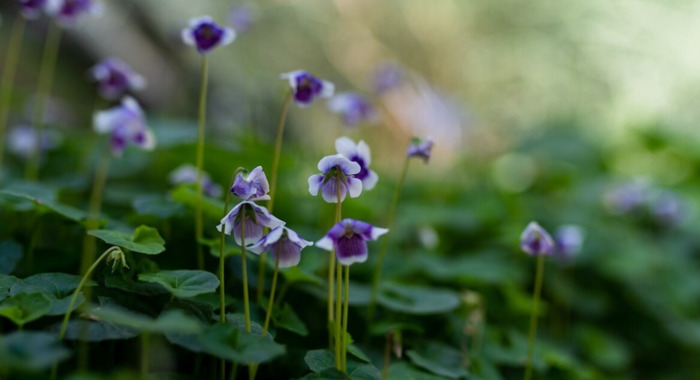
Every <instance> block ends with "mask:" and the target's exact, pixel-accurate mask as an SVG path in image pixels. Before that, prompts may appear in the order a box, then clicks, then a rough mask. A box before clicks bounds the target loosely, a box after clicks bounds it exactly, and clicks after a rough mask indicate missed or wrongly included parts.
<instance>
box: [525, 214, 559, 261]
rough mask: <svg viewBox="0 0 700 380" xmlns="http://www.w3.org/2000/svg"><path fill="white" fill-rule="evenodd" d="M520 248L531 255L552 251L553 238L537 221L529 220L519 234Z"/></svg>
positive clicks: (548, 253) (547, 253)
mask: <svg viewBox="0 0 700 380" xmlns="http://www.w3.org/2000/svg"><path fill="white" fill-rule="evenodd" d="M520 249H522V250H523V251H524V252H525V253H527V254H528V255H532V256H539V255H545V256H548V255H551V254H552V253H554V240H553V239H552V237H551V236H550V235H549V233H548V232H547V231H545V229H544V228H542V227H541V226H540V225H539V224H537V222H530V224H528V225H527V227H526V228H525V230H524V231H523V233H522V234H521V235H520Z"/></svg>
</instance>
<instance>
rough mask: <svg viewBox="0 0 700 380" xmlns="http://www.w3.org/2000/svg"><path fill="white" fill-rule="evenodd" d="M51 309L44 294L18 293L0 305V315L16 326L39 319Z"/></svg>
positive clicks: (49, 301)
mask: <svg viewBox="0 0 700 380" xmlns="http://www.w3.org/2000/svg"><path fill="white" fill-rule="evenodd" d="M50 309H51V300H50V299H49V298H48V297H47V296H46V295H45V294H44V293H20V294H18V295H17V296H15V297H11V298H7V299H5V300H4V301H3V302H2V303H0V315H1V316H4V317H6V318H8V319H9V320H11V321H12V322H14V323H15V324H16V325H17V326H19V327H22V326H24V325H25V324H26V323H27V322H31V321H33V320H36V319H39V318H41V317H43V316H44V315H46V314H47V313H48V312H49V310H50Z"/></svg>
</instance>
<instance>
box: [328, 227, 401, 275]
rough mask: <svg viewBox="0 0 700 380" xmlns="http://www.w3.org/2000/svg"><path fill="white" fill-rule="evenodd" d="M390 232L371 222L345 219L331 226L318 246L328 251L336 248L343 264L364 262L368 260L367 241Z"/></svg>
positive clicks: (339, 259) (339, 260)
mask: <svg viewBox="0 0 700 380" xmlns="http://www.w3.org/2000/svg"><path fill="white" fill-rule="evenodd" d="M387 232H389V230H388V229H386V228H380V227H374V226H372V225H371V224H369V223H365V222H361V221H359V220H354V219H343V220H341V221H340V223H338V224H336V225H335V226H333V227H331V229H330V230H329V231H328V233H327V234H326V236H324V237H323V239H321V240H319V241H318V242H316V246H317V247H319V248H321V249H325V250H327V251H330V250H333V249H335V255H336V256H337V258H338V262H339V263H340V264H342V265H351V264H353V263H363V262H365V261H366V260H367V241H368V240H377V238H379V237H380V236H382V235H384V234H385V233H387Z"/></svg>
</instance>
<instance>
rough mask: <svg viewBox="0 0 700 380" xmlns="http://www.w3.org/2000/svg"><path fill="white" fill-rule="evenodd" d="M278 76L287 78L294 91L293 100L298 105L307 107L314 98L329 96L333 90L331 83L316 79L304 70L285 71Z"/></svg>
mask: <svg viewBox="0 0 700 380" xmlns="http://www.w3.org/2000/svg"><path fill="white" fill-rule="evenodd" d="M280 77H281V78H282V79H287V80H289V85H290V86H291V87H292V91H293V92H294V102H295V103H296V104H297V105H298V106H299V107H308V106H309V105H311V103H313V101H314V98H330V97H331V96H333V92H334V91H335V86H334V85H333V83H331V82H328V81H325V80H321V79H318V78H316V77H315V76H313V75H311V74H309V73H308V72H306V71H304V70H297V71H292V72H289V73H285V74H282V75H280Z"/></svg>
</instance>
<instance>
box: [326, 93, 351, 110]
mask: <svg viewBox="0 0 700 380" xmlns="http://www.w3.org/2000/svg"><path fill="white" fill-rule="evenodd" d="M351 100H352V95H350V94H348V93H342V94H338V95H336V96H334V97H332V98H331V99H330V100H329V101H328V103H327V105H328V110H329V111H331V112H335V113H339V112H344V111H345V110H346V109H347V108H348V107H349V106H350V103H351Z"/></svg>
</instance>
